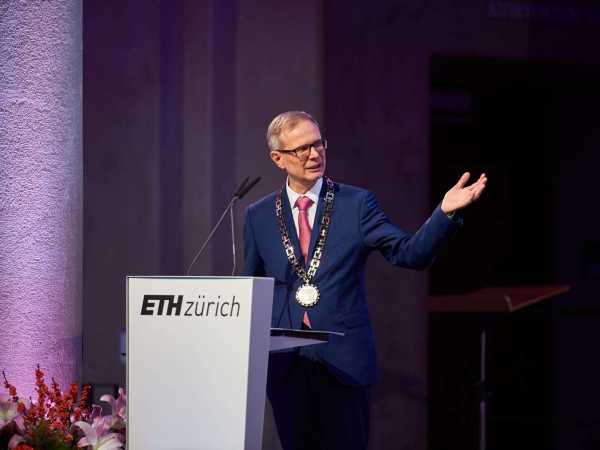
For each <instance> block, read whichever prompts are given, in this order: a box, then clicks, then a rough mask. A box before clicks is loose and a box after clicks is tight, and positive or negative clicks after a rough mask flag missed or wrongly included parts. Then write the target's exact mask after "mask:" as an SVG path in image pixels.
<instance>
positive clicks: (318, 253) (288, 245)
mask: <svg viewBox="0 0 600 450" xmlns="http://www.w3.org/2000/svg"><path fill="white" fill-rule="evenodd" d="M325 182H326V183H327V193H326V194H325V210H324V211H323V217H322V218H321V226H320V228H319V237H318V239H317V244H316V246H315V251H314V252H313V256H312V258H311V260H310V264H309V267H308V271H306V270H304V267H303V265H302V264H301V263H300V261H299V260H298V258H297V257H296V252H295V251H294V246H293V245H292V241H291V240H290V237H289V234H288V231H287V228H286V227H285V222H284V220H283V206H282V200H281V198H282V196H283V190H284V189H285V186H284V187H283V188H281V192H279V193H278V194H277V197H276V198H275V214H276V216H277V223H278V225H279V232H280V234H281V242H282V243H283V249H284V250H285V255H286V256H287V259H288V261H289V262H290V265H291V266H292V268H293V269H294V272H296V274H297V275H298V277H300V278H301V279H302V281H304V283H305V284H311V283H312V282H313V280H314V279H315V275H316V273H317V269H318V268H319V265H320V264H321V257H322V256H323V248H324V247H325V240H326V239H327V233H328V232H329V226H330V224H331V211H332V209H333V199H334V190H333V189H334V186H333V181H331V179H330V178H328V177H325Z"/></svg>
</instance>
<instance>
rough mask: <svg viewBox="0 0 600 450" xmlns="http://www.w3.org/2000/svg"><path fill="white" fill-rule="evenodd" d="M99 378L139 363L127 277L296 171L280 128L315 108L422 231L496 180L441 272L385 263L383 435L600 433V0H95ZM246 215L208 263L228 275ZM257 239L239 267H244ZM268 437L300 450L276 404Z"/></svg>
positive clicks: (92, 349) (92, 133)
mask: <svg viewBox="0 0 600 450" xmlns="http://www.w3.org/2000/svg"><path fill="white" fill-rule="evenodd" d="M83 24H84V46H83V54H84V80H83V104H84V121H83V124H84V158H85V160H84V174H85V178H84V183H85V184H84V198H85V211H84V330H85V331H84V381H86V382H92V383H96V384H98V385H102V384H106V385H110V384H112V383H123V381H124V365H123V363H122V360H121V358H120V352H121V347H120V345H121V344H120V340H121V334H122V333H123V332H124V329H125V314H124V312H125V303H124V299H125V296H124V291H125V285H124V277H125V275H128V274H129V275H147V274H164V275H167V274H181V273H183V272H184V271H185V267H186V266H187V264H188V263H189V261H190V260H191V258H192V256H193V254H194V253H195V251H196V249H197V248H198V247H199V245H200V243H201V241H202V240H203V239H204V238H205V236H206V235H207V233H208V230H209V228H210V226H211V225H212V224H213V223H214V221H215V220H216V218H217V217H218V215H219V214H220V212H221V209H222V208H223V207H224V206H225V204H226V201H227V199H228V196H229V195H230V194H231V192H232V191H233V189H234V187H235V185H237V184H238V182H239V181H240V180H241V179H243V178H244V177H246V176H258V175H261V176H262V177H263V181H262V182H261V183H260V184H259V185H258V186H257V188H256V190H255V191H253V192H252V193H251V194H250V195H249V198H247V199H244V202H243V203H242V204H241V205H240V208H239V209H238V212H237V230H238V236H241V227H242V220H243V208H244V206H245V205H247V204H248V202H250V201H254V200H256V199H257V198H259V197H260V196H261V195H264V194H266V193H268V192H270V191H272V190H275V189H277V188H278V187H279V186H280V185H281V183H282V182H283V176H282V174H281V173H280V172H278V171H277V169H276V168H275V167H274V166H272V164H271V163H270V162H269V160H268V157H267V150H266V144H265V142H264V134H265V131H266V127H267V125H268V123H269V121H270V120H271V118H272V117H273V116H275V115H276V114H277V113H279V112H282V111H285V110H290V109H302V110H306V111H309V112H311V113H312V114H314V115H315V116H316V117H317V118H318V120H319V121H320V122H321V125H322V129H323V132H324V134H325V135H326V136H327V138H328V139H329V143H330V149H329V150H328V163H329V164H328V174H329V175H330V176H331V177H333V179H334V180H337V181H341V182H345V183H350V184H356V185H359V186H363V187H366V188H368V189H370V190H372V191H373V192H374V193H375V194H376V196H377V198H378V200H379V201H380V203H381V205H382V206H383V208H384V210H385V211H386V213H387V214H388V216H389V217H390V219H392V220H393V221H394V222H395V223H396V224H398V225H399V226H401V227H403V228H405V229H407V230H415V229H416V228H418V226H419V225H420V224H421V223H422V222H423V221H424V220H425V219H426V217H427V216H428V214H429V213H430V212H431V210H432V209H433V208H434V207H435V206H436V205H437V204H438V203H439V202H440V201H441V198H442V196H443V194H444V192H445V191H446V190H447V189H448V188H449V187H450V186H451V185H452V184H454V183H455V182H456V180H457V179H458V178H459V176H460V175H461V173H462V172H463V171H464V170H469V171H471V172H472V173H473V174H474V175H475V176H478V175H479V173H480V172H482V171H485V173H486V174H488V177H489V186H488V188H487V190H486V192H485V194H484V197H483V198H482V199H481V201H480V202H479V203H478V204H476V205H474V206H473V207H472V208H470V209H469V210H468V211H466V212H465V225H464V229H463V230H462V231H461V233H460V234H459V235H458V236H457V238H456V239H455V240H454V241H453V242H452V243H451V245H450V246H449V248H448V249H446V252H445V253H444V254H443V255H441V256H440V258H439V259H438V260H437V261H436V263H435V264H434V265H433V267H432V268H431V269H430V270H429V271H428V272H426V273H420V272H410V271H404V270H396V269H394V268H392V267H389V265H388V264H387V263H385V261H384V260H383V259H382V258H381V257H380V256H378V255H377V256H375V257H373V258H372V260H371V262H370V265H369V270H368V285H369V294H370V298H369V306H370V309H371V312H372V317H373V320H374V324H375V331H376V336H377V339H378V351H379V364H380V366H381V368H382V377H381V380H380V382H379V383H378V384H377V385H376V386H375V388H374V391H373V415H372V443H371V448H373V449H426V448H429V449H458V448H460V449H471V448H476V446H477V416H476V414H477V401H478V400H477V399H478V392H477V386H476V381H477V379H478V333H479V330H480V326H481V322H482V321H485V323H486V324H489V326H490V332H489V347H490V348H489V355H490V356H489V361H488V362H489V378H490V382H491V391H492V392H491V395H490V398H489V414H490V417H489V447H488V448H490V449H495V448H528V449H538V448H539V449H593V448H599V447H600V433H599V432H598V429H599V426H600V415H599V414H598V413H597V408H596V406H597V404H598V401H599V400H600V398H599V397H600V395H599V394H598V389H597V387H596V386H597V381H598V380H599V379H600V367H599V364H598V361H597V352H596V351H595V347H596V346H595V344H594V342H598V338H599V337H600V336H599V333H600V331H599V330H600V327H599V326H598V325H600V320H599V316H598V312H599V308H598V303H597V298H598V293H599V291H600V286H599V284H600V283H599V282H598V280H599V277H600V232H599V231H598V227H597V226H596V223H597V220H598V218H599V217H598V216H599V209H598V207H597V201H596V194H597V192H598V189H597V187H596V181H597V180H596V167H597V165H598V162H599V157H598V152H597V149H598V145H599V144H600V128H599V127H598V125H597V117H598V113H597V106H598V104H599V100H600V88H599V87H598V80H599V79H600V77H599V75H600V46H599V45H598V44H599V43H600V39H599V38H600V10H599V9H597V8H596V7H595V6H594V5H593V4H592V3H591V2H585V1H566V0H563V1H552V2H550V1H548V2H545V1H536V2H533V1H532V2H525V1H511V2H496V1H484V0H465V1H447V0H437V1H425V0H421V1H418V0H403V1H391V0H389V1H383V0H382V1H374V2H368V3H365V2H362V1H353V0H346V1H338V0H328V1H326V2H321V1H318V0H307V1H304V2H292V1H289V2H281V1H278V2H276V1H273V0H260V1H258V0H256V1H250V0H222V1H217V0H213V1H192V0H187V1H183V0H181V1H180V0H174V1H162V2H161V1H141V0H138V1H134V0H132V1H127V2H122V1H116V0H113V1H92V0H87V1H86V2H85V3H84V20H83ZM229 245H230V244H229V235H228V230H227V227H224V229H223V230H222V232H220V233H219V234H217V236H216V238H215V240H214V242H213V244H212V245H211V246H210V247H209V249H208V253H207V254H206V255H205V257H203V259H202V260H201V261H200V262H199V264H198V265H197V267H196V269H195V273H197V274H206V275H208V274H225V273H227V272H228V271H229V270H230V267H231V257H230V255H229V250H227V251H223V250H222V249H224V248H226V249H229ZM242 248H243V243H242V242H241V238H240V242H238V267H240V266H241V265H242V264H243V261H242V258H241V257H240V256H241V254H242ZM527 284H566V285H570V286H571V290H570V292H569V293H568V294H565V295H562V296H560V297H558V298H556V299H552V300H549V301H547V302H545V303H542V304H539V305H536V306H534V307H531V308H530V309H527V310H523V311H522V312H520V313H518V314H515V315H513V316H511V317H501V318H498V317H489V316H485V317H478V316H474V315H461V314H453V315H440V314H431V315H430V314H428V312H427V308H426V299H427V296H428V295H430V294H449V293H453V294H456V293H464V292H470V291H473V290H475V289H479V288H481V287H486V286H511V285H527ZM264 441H265V443H264V447H265V448H274V449H275V448H278V442H277V437H276V434H275V432H274V429H273V424H272V422H271V420H270V418H269V417H268V420H267V421H266V424H265V439H264Z"/></svg>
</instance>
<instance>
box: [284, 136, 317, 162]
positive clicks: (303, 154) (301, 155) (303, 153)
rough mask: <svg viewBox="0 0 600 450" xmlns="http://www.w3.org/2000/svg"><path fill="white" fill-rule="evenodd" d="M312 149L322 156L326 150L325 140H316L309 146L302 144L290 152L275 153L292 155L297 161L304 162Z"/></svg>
mask: <svg viewBox="0 0 600 450" xmlns="http://www.w3.org/2000/svg"><path fill="white" fill-rule="evenodd" d="M312 148H314V149H315V150H316V151H318V152H319V153H321V154H322V153H323V152H324V151H325V150H327V139H317V140H316V141H315V142H313V143H311V144H304V145H301V146H299V147H296V148H293V149H291V150H283V149H278V150H275V151H276V152H279V153H293V154H295V155H296V158H298V159H299V160H301V161H306V160H307V159H308V156H309V155H310V150H311V149H312Z"/></svg>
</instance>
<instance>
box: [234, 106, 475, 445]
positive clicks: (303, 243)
mask: <svg viewBox="0 0 600 450" xmlns="http://www.w3.org/2000/svg"><path fill="white" fill-rule="evenodd" d="M267 142H268V146H269V150H270V156H271V159H272V161H273V162H274V163H275V165H276V166H277V167H278V168H280V169H281V170H283V171H285V172H286V173H287V181H286V183H285V184H284V186H283V187H282V188H281V190H278V191H277V192H275V193H273V194H270V195H268V196H266V197H264V198H263V199H261V200H259V201H258V202H256V203H254V204H253V205H251V206H250V207H249V208H248V210H247V212H246V222H245V231H244V238H245V275H249V276H266V277H273V278H274V279H275V293H274V299H273V315H272V326H273V327H281V328H295V329H300V328H312V329H315V330H331V331H339V332H343V333H344V336H332V337H331V338H330V340H329V342H328V343H326V344H319V345H314V346H308V347H304V348H302V349H300V350H299V351H294V352H287V353H278V354H273V355H271V357H270V359H269V373H268V382H267V394H268V397H269V400H270V401H271V405H272V407H273V413H274V416H275V422H276V424H277V429H278V432H279V436H280V439H281V443H282V445H283V448H284V449H286V450H291V449H326V450H333V449H344V450H348V449H365V448H366V447H367V443H368V433H369V406H370V402H369V393H370V386H371V385H372V384H373V383H374V382H375V380H376V376H377V368H376V356H375V345H374V338H373V330H372V327H371V322H370V319H369V312H368V308H367V295H366V290H365V264H366V261H367V257H368V256H369V254H370V253H371V252H372V251H373V250H378V251H379V252H380V253H382V254H383V256H384V257H385V258H386V259H387V260H388V261H390V262H391V263H392V264H394V265H396V266H399V267H406V268H411V269H418V270H423V269H425V268H426V267H427V266H428V265H429V264H430V263H431V262H432V261H433V259H434V258H435V256H436V254H437V253H438V252H439V250H440V249H441V248H442V247H443V246H444V244H445V243H446V242H447V241H448V240H449V239H450V238H451V237H452V236H453V234H454V233H455V231H456V230H457V229H458V228H459V227H460V223H461V221H460V219H459V218H458V217H457V216H456V212H457V211H458V210H460V209H462V208H464V207H466V206H468V205H469V204H470V203H472V202H473V201H475V200H477V199H478V198H479V196H480V195H481V193H482V192H483V190H484V189H485V184H486V182H487V178H486V176H485V174H482V175H481V176H480V178H479V179H478V180H477V181H476V182H475V183H473V184H471V185H470V186H467V185H466V183H467V181H468V179H469V174H468V173H465V174H464V175H463V176H462V177H461V178H460V180H459V181H458V183H457V184H456V185H455V186H454V187H452V189H450V191H448V192H447V193H446V195H445V196H444V198H443V200H442V202H441V204H440V205H439V206H438V207H437V208H436V209H435V211H434V212H433V214H432V215H431V217H430V218H429V219H427V221H426V222H425V223H424V224H423V225H422V226H421V228H420V229H419V230H418V231H417V232H416V233H414V234H412V235H411V234H409V233H406V232H404V231H402V230H400V229H399V228H397V227H395V226H394V225H392V224H391V223H390V221H389V220H388V219H387V218H386V216H385V215H384V213H383V211H382V210H381V209H380V208H379V206H378V204H377V201H376V200H375V197H374V196H373V194H371V193H370V192H368V191H366V190H364V189H360V188H357V187H354V186H349V185H344V184H339V183H334V182H332V181H331V180H330V179H329V178H327V177H326V176H325V165H326V150H327V141H326V140H325V139H324V138H323V137H322V136H321V132H320V130H319V125H318V123H317V122H316V120H315V119H314V118H313V117H311V116H310V115H309V114H307V113H305V112H301V111H289V112H285V113H282V114H280V115H278V116H277V117H275V118H274V119H273V121H272V122H271V124H270V125H269V128H268V130H267Z"/></svg>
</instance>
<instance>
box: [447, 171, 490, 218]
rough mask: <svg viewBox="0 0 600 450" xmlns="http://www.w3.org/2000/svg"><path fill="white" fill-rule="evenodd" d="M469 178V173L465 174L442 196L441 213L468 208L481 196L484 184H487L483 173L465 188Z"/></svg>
mask: <svg viewBox="0 0 600 450" xmlns="http://www.w3.org/2000/svg"><path fill="white" fill-rule="evenodd" d="M470 176H471V174H470V173H469V172H465V173H464V174H463V175H462V177H460V180H458V183H456V184H455V185H454V186H452V189H450V190H449V191H448V192H446V195H444V199H443V200H442V211H443V212H444V213H446V214H450V213H452V212H454V211H456V210H458V209H462V208H464V207H466V206H469V205H470V204H471V203H473V202H474V201H475V200H477V199H478V198H479V197H480V196H481V193H482V192H483V190H484V189H485V184H486V183H487V177H486V176H485V173H482V174H481V175H480V176H479V179H478V180H477V181H476V182H475V183H473V184H471V185H470V186H466V184H467V181H469V177H470Z"/></svg>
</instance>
